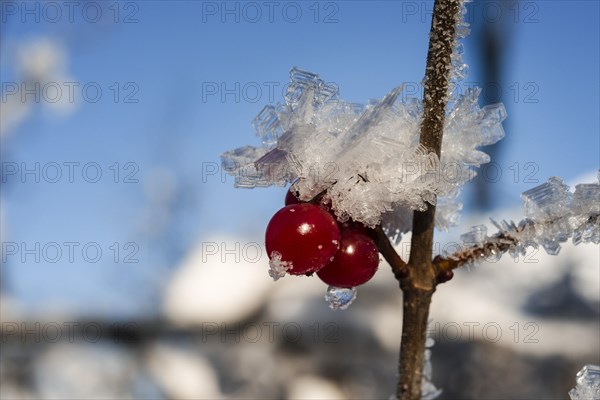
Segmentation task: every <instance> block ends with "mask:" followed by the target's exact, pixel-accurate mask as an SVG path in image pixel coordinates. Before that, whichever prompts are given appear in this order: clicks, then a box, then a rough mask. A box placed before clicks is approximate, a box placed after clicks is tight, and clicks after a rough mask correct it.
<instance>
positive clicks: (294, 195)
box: [285, 187, 301, 206]
mask: <svg viewBox="0 0 600 400" xmlns="http://www.w3.org/2000/svg"><path fill="white" fill-rule="evenodd" d="M298 203H301V201H300V200H298V192H296V191H295V190H292V188H291V187H290V189H289V190H288V191H287V193H286V194H285V205H286V206H289V205H290V204H298Z"/></svg>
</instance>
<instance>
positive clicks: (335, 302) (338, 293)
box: [325, 286, 356, 310]
mask: <svg viewBox="0 0 600 400" xmlns="http://www.w3.org/2000/svg"><path fill="white" fill-rule="evenodd" d="M355 299H356V288H339V287H335V286H329V287H328V288H327V294H326V295H325V300H327V303H329V308H331V309H332V310H345V309H346V308H348V307H349V306H350V304H352V303H353V302H354V300H355Z"/></svg>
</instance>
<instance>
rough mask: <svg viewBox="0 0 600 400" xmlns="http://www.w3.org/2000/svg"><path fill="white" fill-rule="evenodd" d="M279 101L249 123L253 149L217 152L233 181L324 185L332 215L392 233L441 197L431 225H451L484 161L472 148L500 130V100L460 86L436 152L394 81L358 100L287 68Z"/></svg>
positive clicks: (418, 111)
mask: <svg viewBox="0 0 600 400" xmlns="http://www.w3.org/2000/svg"><path fill="white" fill-rule="evenodd" d="M290 78H291V84H290V86H289V89H288V92H287V94H286V96H285V101H286V102H285V104H279V105H277V106H270V105H269V106H266V107H265V108H264V109H263V110H262V111H261V112H260V113H259V115H258V116H257V117H256V118H255V120H254V121H253V125H254V128H255V129H256V133H257V135H258V136H259V137H260V138H261V140H262V146H261V147H251V146H245V147H241V148H239V149H236V150H233V151H229V152H226V153H223V154H222V160H223V164H224V169H225V171H226V172H227V173H229V174H232V175H233V176H235V185H236V186H237V187H244V188H250V187H263V186H269V185H279V186H283V185H285V184H288V183H290V182H294V181H296V180H297V179H298V178H300V179H299V180H298V182H297V183H296V189H297V191H298V193H299V197H300V199H302V200H309V199H311V198H313V197H314V196H316V195H317V194H319V193H322V192H324V191H325V192H326V193H325V196H324V197H325V198H326V199H328V200H331V203H332V207H333V210H334V211H335V213H336V215H337V217H338V219H340V220H342V221H344V220H347V219H348V218H352V219H354V220H356V221H359V222H362V223H364V224H365V225H367V226H370V227H374V226H375V225H377V224H379V223H382V225H383V226H384V227H385V230H386V232H387V233H388V234H389V235H390V236H394V237H396V238H398V237H399V236H400V234H402V233H404V232H407V231H408V230H409V229H410V224H411V221H410V218H406V216H407V215H409V216H410V215H411V213H412V211H413V210H424V209H425V208H426V205H427V203H431V204H435V203H436V202H437V203H439V204H440V207H439V209H438V212H437V215H436V224H437V226H438V227H439V228H441V229H446V228H448V227H449V226H452V225H453V224H455V223H456V222H457V219H458V212H459V211H460V209H461V205H460V203H459V202H458V201H457V200H456V198H457V196H458V194H459V192H460V188H461V187H462V185H463V184H464V183H465V182H467V181H468V180H470V179H472V178H473V176H474V175H475V173H474V172H473V168H474V167H478V166H479V165H481V164H482V163H486V162H488V161H489V156H488V155H487V154H485V153H483V152H481V151H480V150H479V149H478V148H479V147H480V146H484V145H489V144H492V143H495V142H496V141H498V140H499V139H501V138H502V136H503V135H504V131H503V129H502V120H503V119H504V118H505V117H506V113H505V111H504V107H503V106H502V105H492V106H486V107H483V108H480V107H479V106H478V104H477V99H478V96H479V94H480V92H479V91H477V90H475V91H468V92H467V93H466V94H465V95H463V96H462V97H460V99H459V100H458V101H457V102H456V103H455V104H454V106H453V107H452V108H451V109H450V111H449V112H448V115H447V118H446V121H445V128H444V135H445V138H444V142H443V143H444V144H443V148H442V154H441V157H440V158H438V157H437V156H436V155H435V154H434V153H432V152H430V151H429V150H428V149H427V148H425V147H424V146H423V145H420V144H419V137H420V122H421V118H422V113H423V110H422V103H421V102H420V101H419V100H416V99H406V98H404V97H405V96H401V95H402V87H397V88H395V89H393V90H392V91H390V92H389V93H388V94H387V95H386V96H384V97H383V99H381V100H380V101H371V102H369V103H368V104H367V105H365V106H363V105H357V104H354V103H349V102H346V101H343V100H340V99H339V98H338V89H337V87H336V86H334V85H331V84H327V83H325V82H324V81H323V80H322V79H321V78H320V77H319V76H318V75H317V74H315V73H312V72H309V71H304V70H302V69H300V68H297V67H294V68H292V70H291V72H290Z"/></svg>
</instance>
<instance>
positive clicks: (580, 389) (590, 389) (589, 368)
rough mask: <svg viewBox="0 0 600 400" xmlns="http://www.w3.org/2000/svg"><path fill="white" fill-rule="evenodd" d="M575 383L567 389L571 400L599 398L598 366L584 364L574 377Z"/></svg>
mask: <svg viewBox="0 0 600 400" xmlns="http://www.w3.org/2000/svg"><path fill="white" fill-rule="evenodd" d="M576 382H577V385H576V386H575V387H574V388H573V389H571V390H570V391H569V397H571V400H598V399H600V367H599V366H597V365H590V364H588V365H586V366H584V367H583V368H582V369H581V370H580V371H579V372H578V373H577V377H576Z"/></svg>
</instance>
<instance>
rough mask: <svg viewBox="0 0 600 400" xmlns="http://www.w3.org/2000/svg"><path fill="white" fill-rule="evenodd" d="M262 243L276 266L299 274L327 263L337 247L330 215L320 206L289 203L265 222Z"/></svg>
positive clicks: (335, 225)
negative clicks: (282, 266)
mask: <svg viewBox="0 0 600 400" xmlns="http://www.w3.org/2000/svg"><path fill="white" fill-rule="evenodd" d="M265 246H266V248H267V254H268V255H269V258H270V259H271V261H272V262H273V261H274V260H275V261H276V263H277V266H281V265H284V266H285V271H287V273H290V274H293V275H303V274H307V273H310V272H316V271H318V270H320V269H321V268H323V267H324V266H325V265H326V264H327V263H329V262H330V260H331V258H333V256H334V255H335V254H336V252H337V251H338V249H339V247H340V230H339V228H338V225H337V222H336V221H335V219H334V218H333V216H332V215H331V214H329V213H328V212H327V211H325V210H323V209H322V208H321V207H319V206H315V205H313V204H309V203H300V204H291V205H289V206H286V207H284V208H282V209H281V210H279V211H277V212H276V213H275V215H273V218H271V221H269V225H268V226H267V231H266V234H265ZM271 268H272V269H273V265H271Z"/></svg>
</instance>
